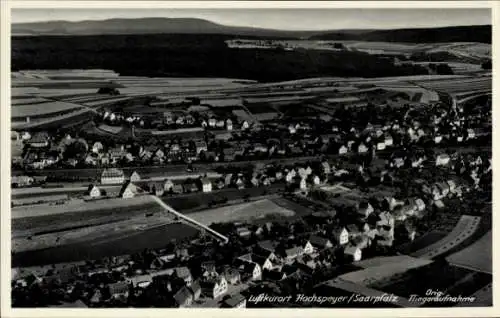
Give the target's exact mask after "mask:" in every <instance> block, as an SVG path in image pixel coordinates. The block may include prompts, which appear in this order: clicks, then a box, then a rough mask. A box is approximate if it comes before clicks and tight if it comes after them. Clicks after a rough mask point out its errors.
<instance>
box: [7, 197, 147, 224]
mask: <svg viewBox="0 0 500 318" xmlns="http://www.w3.org/2000/svg"><path fill="white" fill-rule="evenodd" d="M152 202H153V201H152V200H151V198H150V196H137V197H134V198H130V199H121V198H112V199H103V200H96V201H89V202H86V201H83V200H78V201H76V202H75V203H68V204H64V205H55V206H45V207H43V208H40V209H36V210H33V208H32V207H29V206H27V207H16V208H13V209H12V214H11V218H12V219H17V218H25V217H37V216H45V215H52V214H62V213H73V212H87V211H92V210H99V209H106V208H127V207H130V206H137V205H142V204H146V203H152Z"/></svg>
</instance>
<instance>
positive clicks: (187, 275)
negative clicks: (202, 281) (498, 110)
mask: <svg viewBox="0 0 500 318" xmlns="http://www.w3.org/2000/svg"><path fill="white" fill-rule="evenodd" d="M174 275H175V276H176V277H178V278H180V279H182V280H183V281H184V283H186V286H190V285H191V283H192V281H193V277H192V276H191V271H190V270H189V268H187V267H186V266H182V267H176V268H175V270H174Z"/></svg>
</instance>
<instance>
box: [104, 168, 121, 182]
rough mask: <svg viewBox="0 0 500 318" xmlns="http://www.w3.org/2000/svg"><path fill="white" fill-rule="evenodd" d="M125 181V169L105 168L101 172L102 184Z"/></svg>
mask: <svg viewBox="0 0 500 318" xmlns="http://www.w3.org/2000/svg"><path fill="white" fill-rule="evenodd" d="M124 182H125V175H124V173H123V170H120V169H116V168H110V169H104V171H103V172H102V174H101V184H123V183H124Z"/></svg>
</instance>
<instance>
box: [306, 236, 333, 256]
mask: <svg viewBox="0 0 500 318" xmlns="http://www.w3.org/2000/svg"><path fill="white" fill-rule="evenodd" d="M308 243H310V245H311V246H312V247H313V248H314V249H315V250H323V249H325V248H331V247H333V244H332V242H331V241H330V240H329V239H327V238H324V237H321V236H317V235H312V236H311V237H309V240H308ZM304 252H305V249H304ZM308 254H310V253H308Z"/></svg>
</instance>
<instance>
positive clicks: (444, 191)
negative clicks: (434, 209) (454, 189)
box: [436, 182, 450, 197]
mask: <svg viewBox="0 0 500 318" xmlns="http://www.w3.org/2000/svg"><path fill="white" fill-rule="evenodd" d="M436 186H437V187H438V189H439V191H440V192H441V195H442V197H446V196H447V195H448V194H449V193H450V186H449V185H448V183H446V182H438V183H437V184H436Z"/></svg>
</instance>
